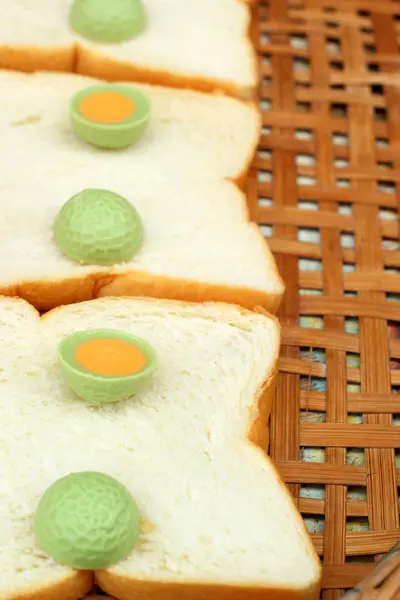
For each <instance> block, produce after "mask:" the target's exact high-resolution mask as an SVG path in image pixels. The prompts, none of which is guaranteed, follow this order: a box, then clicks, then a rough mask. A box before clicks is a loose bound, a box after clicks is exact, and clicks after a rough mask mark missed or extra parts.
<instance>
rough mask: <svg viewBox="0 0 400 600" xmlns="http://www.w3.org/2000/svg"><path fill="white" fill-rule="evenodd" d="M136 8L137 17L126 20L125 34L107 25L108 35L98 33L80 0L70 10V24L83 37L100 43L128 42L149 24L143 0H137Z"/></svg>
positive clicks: (112, 0) (75, 1)
mask: <svg viewBox="0 0 400 600" xmlns="http://www.w3.org/2000/svg"><path fill="white" fill-rule="evenodd" d="M106 1H108V2H114V0H106ZM135 9H137V14H136V17H135V18H134V19H130V20H129V22H126V21H125V23H124V26H125V31H124V33H123V35H121V30H118V28H117V29H114V28H112V27H111V28H107V27H106V29H105V32H106V35H98V32H96V28H93V24H92V21H91V19H90V18H89V19H88V17H87V15H86V14H85V11H83V12H82V8H81V6H80V2H79V0H74V2H73V3H72V6H71V8H70V11H69V17H68V21H69V26H70V27H71V29H72V30H73V31H74V32H75V33H77V34H78V35H80V36H82V37H83V38H86V39H87V40H90V41H91V42H97V43H100V44H116V43H121V42H127V41H129V40H131V39H133V38H136V37H138V36H139V35H140V34H141V33H143V31H144V30H145V28H146V26H147V15H146V11H145V9H144V6H143V3H142V2H141V0H136V6H135ZM100 10H101V9H100ZM96 33H97V35H96ZM103 33H104V29H103ZM110 34H111V35H110Z"/></svg>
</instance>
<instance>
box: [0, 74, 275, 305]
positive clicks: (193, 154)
mask: <svg viewBox="0 0 400 600" xmlns="http://www.w3.org/2000/svg"><path fill="white" fill-rule="evenodd" d="M94 82H95V80H92V79H89V78H85V77H80V76H76V75H69V74H50V73H38V74H33V75H29V74H23V73H16V72H7V71H0V87H1V89H2V94H1V95H0V161H1V164H2V169H1V173H0V190H1V196H2V206H3V207H4V208H3V211H2V218H1V220H0V255H1V256H3V257H5V256H6V257H7V260H3V261H2V262H1V265H0V293H1V294H3V295H16V296H20V297H22V298H25V299H27V300H28V301H30V302H31V303H32V304H34V306H36V307H37V308H38V309H40V310H48V309H50V308H53V307H55V306H58V305H60V304H68V303H70V302H75V301H79V300H87V299H90V298H93V297H97V296H102V295H146V296H156V297H164V298H174V299H178V300H190V301H198V300H200V301H203V300H218V301H226V302H233V303H235V304H240V305H243V306H245V307H248V308H254V306H255V305H261V306H263V307H265V308H266V309H267V310H269V311H270V312H275V311H276V309H277V307H278V305H279V301H280V299H281V296H282V293H283V289H284V286H283V283H282V281H281V279H280V276H279V274H278V272H277V269H276V265H275V261H274V259H273V257H272V255H271V252H270V250H269V248H268V246H267V243H266V241H265V240H264V238H263V236H262V234H261V232H260V230H259V228H258V227H257V225H255V224H254V223H250V222H249V221H248V213H247V208H246V198H245V196H244V195H243V193H242V192H241V191H240V190H239V188H238V187H237V186H236V185H235V184H234V183H233V180H238V179H240V178H241V177H242V175H243V173H245V172H246V170H247V168H248V165H249V162H250V160H251V157H252V155H253V153H254V149H255V147H256V144H257V140H258V135H259V126H260V120H259V113H258V111H257V110H256V109H255V108H254V107H253V106H252V105H250V104H246V103H243V102H241V101H238V100H234V99H232V98H228V97H226V96H219V95H208V94H203V93H200V92H193V91H184V90H174V89H168V88H159V87H154V86H146V85H139V86H137V87H139V88H140V89H141V90H142V91H143V92H144V93H145V94H147V96H148V98H149V100H150V103H151V111H152V112H151V118H150V123H149V126H148V129H147V131H146V132H145V134H144V135H143V137H142V138H141V139H140V141H139V143H138V144H136V145H135V146H133V147H130V148H128V149H126V150H121V151H115V150H113V151H105V150H99V149H96V148H94V147H92V146H90V145H88V144H86V143H85V142H83V141H81V140H80V139H79V138H78V137H77V135H76V134H75V133H74V131H73V130H72V127H71V124H70V120H69V113H68V104H69V99H70V97H71V95H72V94H73V93H74V92H76V91H78V90H80V89H82V88H85V87H87V86H89V85H91V84H93V83H94ZM87 188H101V189H107V190H111V191H112V192H115V193H117V194H120V195H122V196H124V197H125V198H126V199H127V200H128V201H130V202H131V203H132V204H133V205H134V206H135V207H136V209H137V210H138V212H139V214H140V216H141V218H142V222H143V226H144V242H143V245H142V247H141V249H140V250H139V252H138V253H137V254H136V255H135V256H134V257H133V259H132V260H131V261H129V262H125V263H119V264H117V265H115V266H112V267H99V266H82V265H81V264H80V263H78V262H75V261H73V260H71V259H69V258H67V257H66V256H65V255H64V254H63V253H62V252H61V251H60V250H59V248H58V246H57V245H56V243H55V241H54V239H53V223H54V220H55V218H56V216H57V214H58V212H59V211H60V210H61V208H62V206H63V205H64V204H65V203H66V202H67V201H68V200H69V198H70V197H72V196H73V195H74V194H76V193H78V192H80V191H82V190H84V189H87Z"/></svg>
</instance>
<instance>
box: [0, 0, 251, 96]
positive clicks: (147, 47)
mask: <svg viewBox="0 0 400 600" xmlns="http://www.w3.org/2000/svg"><path fill="white" fill-rule="evenodd" d="M110 1H111V0H110ZM71 4H72V0H51V1H50V2H45V1H44V0H1V2H0V22H1V23H3V24H5V25H6V26H3V27H2V28H1V33H0V67H3V68H9V69H17V70H25V71H32V70H47V69H50V70H61V71H74V70H77V71H78V72H79V73H81V74H84V75H91V76H95V77H101V78H105V79H111V80H116V79H117V80H120V79H124V80H131V81H137V80H140V81H144V82H149V83H156V84H161V85H170V86H174V87H185V86H189V87H192V88H195V89H199V90H203V91H211V90H214V89H220V90H224V91H225V92H228V93H231V94H235V95H236V94H238V95H241V96H244V97H249V96H250V95H252V93H253V91H254V89H255V87H256V85H257V79H258V75H257V66H256V65H257V63H256V57H255V52H254V49H253V46H252V43H251V41H250V37H249V26H250V10H249V8H248V7H247V6H246V4H245V3H244V2H242V1H241V0H168V1H166V0H143V5H144V8H145V11H146V13H147V20H148V24H147V27H146V29H145V31H144V32H143V33H142V34H140V35H139V36H137V37H136V38H134V39H132V40H130V41H126V42H123V43H118V44H115V43H114V44H100V43H95V42H91V41H89V40H86V39H84V38H82V37H81V36H79V35H77V34H75V33H74V32H73V31H72V29H71V28H70V26H69V18H68V15H69V9H70V6H71Z"/></svg>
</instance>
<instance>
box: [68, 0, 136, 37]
mask: <svg viewBox="0 0 400 600" xmlns="http://www.w3.org/2000/svg"><path fill="white" fill-rule="evenodd" d="M70 25H71V27H72V29H73V30H74V31H75V32H76V33H78V34H79V35H82V36H83V37H85V38H87V39H89V40H93V41H94V42H103V43H104V42H105V43H110V42H111V43H112V42H123V41H126V40H129V39H131V38H133V37H134V36H136V35H139V34H140V33H141V32H142V31H143V29H144V28H145V25H146V15H145V12H144V8H143V5H142V3H141V1H140V0H75V2H74V3H73V5H72V8H71V12H70Z"/></svg>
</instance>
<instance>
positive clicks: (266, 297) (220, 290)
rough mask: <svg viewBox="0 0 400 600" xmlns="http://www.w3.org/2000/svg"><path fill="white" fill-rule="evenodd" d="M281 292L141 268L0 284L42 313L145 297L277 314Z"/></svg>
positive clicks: (7, 293) (4, 290)
mask: <svg viewBox="0 0 400 600" xmlns="http://www.w3.org/2000/svg"><path fill="white" fill-rule="evenodd" d="M282 294H283V287H282V291H281V292H280V293H276V294H268V293H266V292H262V291H260V292H258V291H257V290H252V289H249V288H241V287H237V288H235V287H229V286H226V285H213V284H209V283H201V282H196V281H190V280H188V279H176V278H169V277H163V276H154V275H150V274H148V273H144V272H142V271H131V272H129V273H127V274H125V273H120V274H113V275H110V274H107V273H101V272H100V273H94V274H90V275H86V276H85V277H74V278H70V279H63V280H60V281H54V280H42V281H29V282H25V283H16V284H14V285H10V286H4V287H0V295H3V296H14V297H18V298H23V299H24V300H27V301H28V302H29V303H30V304H32V305H33V306H34V307H35V308H36V309H37V310H39V311H41V312H44V311H48V310H51V309H53V308H56V307H57V306H62V305H65V304H74V303H76V302H83V301H85V300H93V299H94V298H100V297H104V296H148V297H150V298H165V299H167V300H186V301H188V302H212V301H215V302H224V303H228V304H237V305H239V306H242V307H244V308H248V309H250V310H251V309H253V308H254V307H255V306H258V305H259V306H262V307H264V308H265V309H266V310H268V311H269V312H271V313H276V311H277V310H278V307H279V304H280V301H281V298H282Z"/></svg>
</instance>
